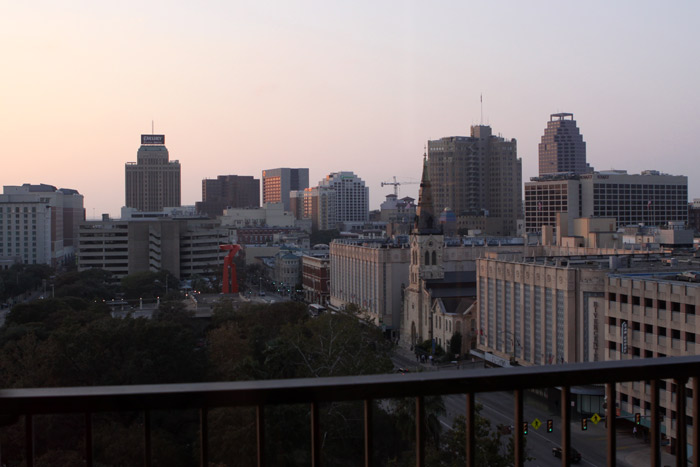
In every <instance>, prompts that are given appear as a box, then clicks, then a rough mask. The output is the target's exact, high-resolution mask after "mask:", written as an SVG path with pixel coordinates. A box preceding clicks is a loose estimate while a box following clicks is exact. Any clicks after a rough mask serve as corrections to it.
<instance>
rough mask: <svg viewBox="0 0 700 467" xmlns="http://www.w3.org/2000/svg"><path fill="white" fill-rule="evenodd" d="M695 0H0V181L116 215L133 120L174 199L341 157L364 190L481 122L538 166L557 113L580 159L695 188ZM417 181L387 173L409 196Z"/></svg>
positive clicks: (374, 194)
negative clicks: (176, 182)
mask: <svg viewBox="0 0 700 467" xmlns="http://www.w3.org/2000/svg"><path fill="white" fill-rule="evenodd" d="M699 10H700V3H698V2H693V1H677V2H670V3H667V4H660V3H658V2H646V1H620V2H602V1H600V2H599V1H591V2H585V3H581V2H553V1H552V2H549V1H542V2H520V1H504V2H486V1H485V2H462V1H444V2H426V1H410V0H406V1H386V2H376V1H352V2H332V1H330V2H329V1H292V2H287V1H270V2H260V1H251V2H240V1H221V2H214V1H212V2H197V3H195V2H176V1H172V2H165V1H162V2H133V1H121V2H110V3H106V2H94V1H72V2H42V1H35V2H30V3H27V2H9V3H6V4H5V5H3V7H2V9H1V10H0V11H1V12H2V13H1V14H0V43H1V44H2V54H1V55H0V57H1V60H2V68H0V70H1V72H0V153H1V154H2V157H3V166H2V171H0V183H2V185H18V184H22V183H48V184H52V185H56V186H57V187H65V188H75V189H77V190H79V191H80V192H81V193H82V194H83V195H84V196H85V207H86V212H87V216H88V218H92V217H93V216H99V215H100V214H101V213H110V214H111V215H113V216H118V215H119V210H120V207H121V206H122V205H123V204H124V164H125V163H126V162H131V161H135V160H136V151H137V150H138V147H139V143H140V134H142V133H150V132H151V121H155V131H156V133H163V134H165V136H166V146H167V147H168V150H169V151H170V157H171V159H177V160H179V161H180V163H181V164H182V203H183V204H186V205H189V204H194V203H195V201H199V200H200V199H201V181H202V179H204V178H215V177H216V176H217V175H225V174H237V175H253V176H255V177H257V178H260V176H261V172H262V170H264V169H270V168H276V167H309V168H310V182H311V184H312V185H315V184H316V183H317V182H318V181H319V180H320V179H321V178H323V177H324V176H325V175H326V174H328V173H330V172H337V171H342V170H346V171H353V172H355V173H356V174H357V175H358V176H360V177H361V178H362V179H363V180H364V181H365V182H366V183H367V185H368V186H369V188H370V197H371V201H370V207H371V208H378V206H379V203H380V202H381V201H383V199H384V197H385V196H386V195H387V194H389V193H391V192H392V188H391V187H384V188H381V187H380V183H381V182H382V181H390V180H391V179H392V177H394V176H396V177H397V179H398V180H399V181H417V180H418V179H419V177H420V170H421V156H422V154H423V147H424V146H425V144H426V140H428V139H437V138H440V137H442V136H454V135H468V134H469V127H470V125H472V124H478V123H479V122H480V120H481V107H480V95H482V94H483V120H484V123H486V124H490V125H491V126H492V128H493V131H494V133H495V134H499V133H500V134H501V135H502V136H504V137H506V138H516V139H517V140H518V155H519V157H521V158H522V160H523V180H524V181H527V180H529V178H530V177H532V176H535V175H536V173H537V144H538V142H539V139H540V137H541V136H542V134H543V131H544V128H545V126H546V122H547V120H548V119H549V115H550V114H552V113H557V112H571V113H573V114H574V118H575V119H576V120H577V122H578V126H579V128H580V129H581V132H582V133H583V136H584V140H585V141H586V143H587V149H588V161H589V163H590V164H591V165H592V166H594V167H595V168H596V169H597V170H606V169H612V168H614V169H627V170H628V171H629V172H630V173H639V172H640V171H642V170H646V169H657V170H661V171H663V172H667V173H671V174H677V175H678V174H682V175H687V176H688V183H689V194H690V197H691V198H693V197H700V163H699V161H700V157H698V143H697V133H698V128H699V127H700V91H699V87H700V60H698V57H700V37H699V33H698V29H697V24H698V23H699V22H700V14H699V13H700V11H699ZM417 192H418V186H417V185H406V186H402V187H401V188H400V195H408V196H413V197H416V195H417Z"/></svg>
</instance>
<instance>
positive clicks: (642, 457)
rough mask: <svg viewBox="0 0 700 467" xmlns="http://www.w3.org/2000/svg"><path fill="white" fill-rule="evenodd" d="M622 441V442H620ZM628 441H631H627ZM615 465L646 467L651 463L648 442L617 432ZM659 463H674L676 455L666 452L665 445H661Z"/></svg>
mask: <svg viewBox="0 0 700 467" xmlns="http://www.w3.org/2000/svg"><path fill="white" fill-rule="evenodd" d="M622 441H624V444H622V443H621V442H622ZM628 441H631V443H629V442H628ZM617 459H618V462H617V465H619V466H621V467H646V466H649V465H651V450H650V445H649V443H645V442H644V441H643V440H642V439H640V438H633V437H632V435H630V434H628V433H625V434H623V433H622V432H620V431H618V432H617ZM661 465H662V466H664V467H665V466H669V467H671V466H674V465H676V456H674V455H672V454H669V453H668V452H666V447H665V446H662V447H661Z"/></svg>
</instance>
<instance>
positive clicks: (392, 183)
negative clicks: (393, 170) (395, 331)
mask: <svg viewBox="0 0 700 467" xmlns="http://www.w3.org/2000/svg"><path fill="white" fill-rule="evenodd" d="M393 178H394V181H393V182H382V186H387V185H393V186H394V195H395V196H396V197H397V198H398V197H399V185H418V184H419V183H420V182H397V181H396V177H393Z"/></svg>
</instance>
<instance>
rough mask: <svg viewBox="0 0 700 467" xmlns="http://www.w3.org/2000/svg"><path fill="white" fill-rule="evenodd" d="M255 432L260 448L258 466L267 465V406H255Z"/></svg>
mask: <svg viewBox="0 0 700 467" xmlns="http://www.w3.org/2000/svg"><path fill="white" fill-rule="evenodd" d="M255 434H256V439H257V448H258V467H263V466H264V465H265V406H264V405H262V404H258V405H257V406H256V407H255Z"/></svg>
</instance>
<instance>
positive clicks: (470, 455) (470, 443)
mask: <svg viewBox="0 0 700 467" xmlns="http://www.w3.org/2000/svg"><path fill="white" fill-rule="evenodd" d="M474 408H475V406H474V393H473V392H470V393H468V394H467V415H466V416H467V420H466V424H467V426H466V430H467V439H466V443H467V453H466V455H467V467H476V433H475V432H474V430H475V427H476V423H475V422H476V420H475V418H476V414H475V411H474Z"/></svg>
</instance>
